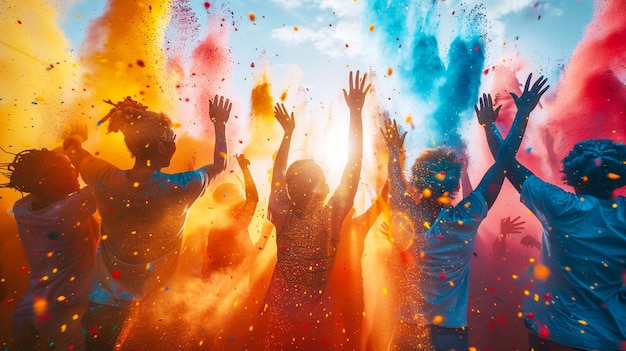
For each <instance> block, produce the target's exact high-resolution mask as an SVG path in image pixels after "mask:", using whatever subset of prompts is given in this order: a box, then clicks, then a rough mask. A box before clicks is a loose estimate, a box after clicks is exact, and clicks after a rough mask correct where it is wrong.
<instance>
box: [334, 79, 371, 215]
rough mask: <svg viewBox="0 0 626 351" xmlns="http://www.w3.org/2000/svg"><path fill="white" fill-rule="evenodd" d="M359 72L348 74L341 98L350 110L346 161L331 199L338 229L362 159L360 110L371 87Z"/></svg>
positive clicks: (348, 208) (349, 199) (352, 199)
mask: <svg viewBox="0 0 626 351" xmlns="http://www.w3.org/2000/svg"><path fill="white" fill-rule="evenodd" d="M359 76H360V72H359V71H356V77H353V73H352V72H350V76H349V90H348V91H346V90H345V89H343V96H344V98H345V99H346V104H348V107H349V108H350V131H349V135H348V161H347V162H346V166H345V168H344V170H343V175H342V176H341V182H340V183H339V187H338V188H337V191H335V194H334V195H333V198H332V202H333V203H332V204H331V205H332V206H333V208H335V209H336V210H335V211H333V213H335V214H337V216H338V221H339V222H340V223H338V225H339V227H341V222H342V221H343V217H345V215H346V214H347V213H348V211H350V208H352V205H353V202H354V197H355V195H356V190H357V187H358V185H359V179H360V178H361V162H362V158H363V120H362V109H363V104H364V103H365V97H366V95H367V92H368V91H369V90H370V88H371V85H370V84H368V85H367V86H366V85H365V81H366V80H367V74H364V75H363V78H360V77H359Z"/></svg>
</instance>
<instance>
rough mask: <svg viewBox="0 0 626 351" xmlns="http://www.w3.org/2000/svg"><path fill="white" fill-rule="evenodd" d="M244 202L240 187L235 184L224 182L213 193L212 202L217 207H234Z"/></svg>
mask: <svg viewBox="0 0 626 351" xmlns="http://www.w3.org/2000/svg"><path fill="white" fill-rule="evenodd" d="M245 200H246V199H245V197H244V195H243V191H242V189H241V185H239V184H237V183H233V182H224V183H221V184H219V185H218V186H216V187H215V190H214V191H213V201H214V202H215V203H216V204H217V205H219V206H226V207H230V206H236V205H239V204H241V203H242V202H244V201H245Z"/></svg>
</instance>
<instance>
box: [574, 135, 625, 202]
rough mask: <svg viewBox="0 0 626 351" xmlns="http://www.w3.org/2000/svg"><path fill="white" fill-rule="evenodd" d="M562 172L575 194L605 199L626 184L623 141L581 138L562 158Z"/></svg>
mask: <svg viewBox="0 0 626 351" xmlns="http://www.w3.org/2000/svg"><path fill="white" fill-rule="evenodd" d="M562 172H563V174H564V176H563V179H564V180H565V181H566V183H567V184H568V185H571V186H572V187H574V189H576V192H577V193H578V194H587V195H592V196H595V197H597V198H601V199H608V198H610V197H611V196H612V195H613V191H615V189H618V188H620V187H623V186H624V185H626V145H625V144H624V143H617V142H613V141H612V140H608V139H591V140H583V141H580V142H578V143H577V144H576V145H574V148H573V149H572V150H571V151H570V153H569V154H568V155H567V156H566V157H565V158H564V159H563V171H562Z"/></svg>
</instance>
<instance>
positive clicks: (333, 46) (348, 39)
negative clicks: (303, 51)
mask: <svg viewBox="0 0 626 351" xmlns="http://www.w3.org/2000/svg"><path fill="white" fill-rule="evenodd" d="M272 1H274V2H275V3H277V4H279V5H282V6H284V7H285V8H286V9H288V10H295V9H297V8H301V7H307V11H308V13H307V14H308V16H307V17H308V18H313V19H314V20H313V21H309V22H307V25H304V26H303V25H297V24H295V26H297V27H298V30H294V27H293V26H292V27H282V28H277V29H274V30H273V31H272V38H275V39H277V40H279V41H282V42H284V43H286V44H288V45H300V44H306V43H310V44H312V45H313V46H314V47H315V48H316V49H317V50H318V51H319V52H320V53H321V54H323V55H328V56H333V57H336V56H344V55H347V56H354V55H356V54H358V53H360V51H361V47H362V45H361V43H362V41H363V40H362V35H361V33H362V32H363V30H364V28H363V25H362V23H361V14H362V12H363V8H364V5H363V2H362V1H361V2H354V1H333V0H272ZM300 10H301V9H300ZM328 10H331V11H328ZM346 45H347V46H348V47H346Z"/></svg>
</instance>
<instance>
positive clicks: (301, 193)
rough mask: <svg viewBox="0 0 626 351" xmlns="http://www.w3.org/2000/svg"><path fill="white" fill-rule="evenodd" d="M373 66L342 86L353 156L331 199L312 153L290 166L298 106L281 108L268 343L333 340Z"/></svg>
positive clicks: (291, 345) (313, 344)
mask: <svg viewBox="0 0 626 351" xmlns="http://www.w3.org/2000/svg"><path fill="white" fill-rule="evenodd" d="M366 80H367V74H364V75H363V78H361V77H360V73H359V71H357V72H356V77H355V78H353V73H352V72H350V77H349V91H346V90H343V93H344V97H345V100H346V103H347V104H348V107H349V109H350V130H349V135H348V160H347V163H346V166H345V168H344V171H343V175H342V177H341V182H340V184H339V187H338V188H337V190H335V192H334V194H333V195H332V197H331V198H330V199H329V200H328V202H326V197H327V195H328V193H329V187H328V184H327V183H326V177H325V175H324V171H323V170H322V168H321V167H320V166H319V165H318V164H317V163H316V162H315V161H313V160H311V159H303V160H298V161H295V162H293V163H292V164H291V165H290V166H289V168H287V160H288V156H289V148H290V145H291V140H292V136H293V131H294V129H295V127H296V124H295V119H294V115H293V112H292V113H291V114H289V113H288V112H287V109H286V108H285V106H284V105H283V104H277V105H276V108H275V116H276V120H277V121H278V122H279V123H280V125H281V126H282V127H283V130H284V132H285V134H284V137H283V139H282V141H281V144H280V146H279V149H278V153H277V154H276V159H275V161H274V169H273V171H272V180H271V187H272V188H271V191H272V193H271V195H270V199H269V204H268V214H269V219H270V221H271V222H272V223H273V224H274V226H275V227H276V244H277V262H276V266H275V268H274V272H273V274H272V278H271V281H270V286H269V288H268V291H267V294H266V297H265V307H264V312H263V313H264V315H265V316H267V318H268V319H267V330H266V333H265V338H264V346H265V349H267V350H278V349H281V348H282V349H304V350H322V349H331V348H332V347H333V340H332V333H333V323H334V319H333V314H332V309H333V308H332V301H331V296H332V293H331V291H330V286H329V280H330V274H331V270H332V267H333V265H334V262H335V254H336V250H337V243H338V241H339V240H340V233H341V227H342V223H343V220H344V218H345V217H346V215H347V214H348V213H349V212H350V209H351V208H352V206H353V202H354V197H355V195H356V191H357V187H358V183H359V179H360V174H361V159H362V154H363V122H362V117H361V115H362V108H363V104H364V102H365V97H366V95H367V92H368V91H369V89H370V85H366V83H365V82H366Z"/></svg>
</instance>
